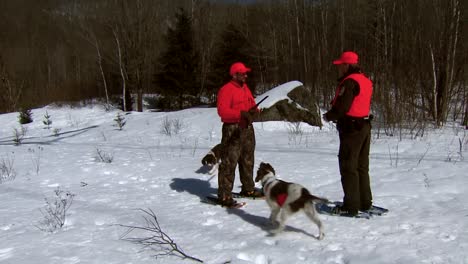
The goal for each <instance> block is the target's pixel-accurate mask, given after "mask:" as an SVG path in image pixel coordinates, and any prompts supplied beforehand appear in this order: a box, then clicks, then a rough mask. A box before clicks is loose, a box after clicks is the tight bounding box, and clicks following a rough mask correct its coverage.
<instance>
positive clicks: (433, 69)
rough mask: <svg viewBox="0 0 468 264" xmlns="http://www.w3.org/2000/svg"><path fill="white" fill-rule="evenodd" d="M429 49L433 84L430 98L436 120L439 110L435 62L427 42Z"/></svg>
mask: <svg viewBox="0 0 468 264" xmlns="http://www.w3.org/2000/svg"><path fill="white" fill-rule="evenodd" d="M429 50H430V52H431V62H432V78H433V79H432V82H433V86H432V98H433V102H432V116H433V118H434V120H435V121H437V120H438V117H437V113H438V112H439V111H438V110H437V72H436V63H435V59H434V51H433V49H432V46H431V44H429Z"/></svg>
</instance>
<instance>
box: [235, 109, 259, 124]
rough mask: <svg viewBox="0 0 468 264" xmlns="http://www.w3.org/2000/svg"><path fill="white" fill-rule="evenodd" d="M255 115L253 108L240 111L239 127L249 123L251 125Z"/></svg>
mask: <svg viewBox="0 0 468 264" xmlns="http://www.w3.org/2000/svg"><path fill="white" fill-rule="evenodd" d="M256 115H257V111H256V110H255V109H254V110H252V109H251V110H249V111H248V112H246V111H241V120H240V123H239V125H240V127H241V128H246V127H248V126H249V125H251V124H252V122H253V121H254V119H255V116H256Z"/></svg>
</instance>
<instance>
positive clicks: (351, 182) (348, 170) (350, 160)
mask: <svg viewBox="0 0 468 264" xmlns="http://www.w3.org/2000/svg"><path fill="white" fill-rule="evenodd" d="M370 130H371V125H370V123H369V122H365V123H364V124H362V127H360V129H350V130H348V131H344V132H341V131H340V150H339V154H338V160H339V163H340V173H341V184H342V186H343V192H344V198H343V206H344V207H345V208H346V209H347V210H350V211H355V212H357V211H358V210H365V209H368V208H369V207H370V206H371V205H372V192H371V188H370V180H369V149H370V137H371V133H370Z"/></svg>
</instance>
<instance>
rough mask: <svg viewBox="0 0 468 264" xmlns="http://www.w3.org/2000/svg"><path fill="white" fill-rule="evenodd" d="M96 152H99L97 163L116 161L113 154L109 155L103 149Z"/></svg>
mask: <svg viewBox="0 0 468 264" xmlns="http://www.w3.org/2000/svg"><path fill="white" fill-rule="evenodd" d="M96 152H97V156H96V160H97V161H100V162H104V163H112V161H113V160H114V156H113V155H112V154H109V153H107V152H105V151H104V150H102V149H98V148H97V149H96Z"/></svg>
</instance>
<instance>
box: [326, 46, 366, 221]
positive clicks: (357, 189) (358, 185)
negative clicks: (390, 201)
mask: <svg viewBox="0 0 468 264" xmlns="http://www.w3.org/2000/svg"><path fill="white" fill-rule="evenodd" d="M333 64H335V65H336V66H337V69H338V73H339V75H340V78H339V79H338V82H339V84H338V87H337V89H336V93H335V97H334V98H333V101H332V102H331V104H332V107H331V110H330V111H328V112H327V113H325V114H324V115H323V118H324V120H325V121H333V122H336V123H337V125H336V127H337V129H338V132H339V137H340V150H339V153H338V161H339V165H340V174H341V184H342V187H343V192H344V197H343V206H337V207H335V208H334V209H335V210H334V211H335V213H337V214H341V215H347V216H354V215H356V214H357V213H358V211H366V210H368V209H370V208H371V206H372V192H371V188H370V180H369V148H370V137H371V132H370V131H371V124H370V122H371V119H372V118H369V112H370V105H371V97H372V81H371V80H369V78H367V77H366V76H365V75H364V74H363V73H362V71H361V69H360V67H359V66H358V55H357V54H356V53H354V52H352V51H346V52H344V53H343V54H342V55H341V57H340V58H339V59H337V60H335V61H333Z"/></svg>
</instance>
